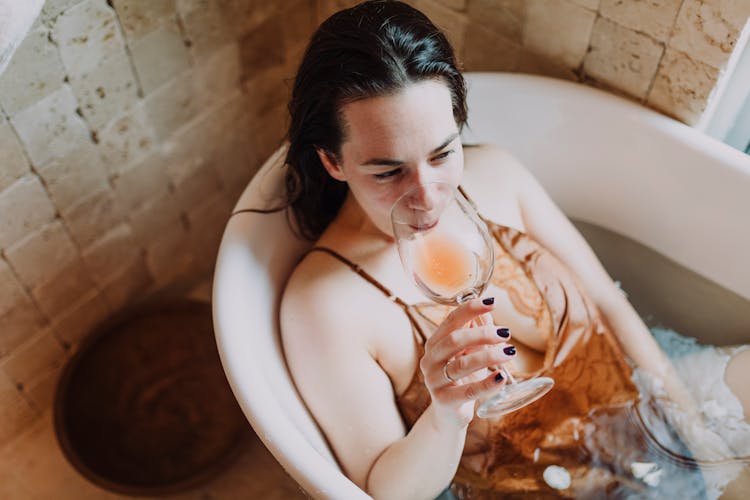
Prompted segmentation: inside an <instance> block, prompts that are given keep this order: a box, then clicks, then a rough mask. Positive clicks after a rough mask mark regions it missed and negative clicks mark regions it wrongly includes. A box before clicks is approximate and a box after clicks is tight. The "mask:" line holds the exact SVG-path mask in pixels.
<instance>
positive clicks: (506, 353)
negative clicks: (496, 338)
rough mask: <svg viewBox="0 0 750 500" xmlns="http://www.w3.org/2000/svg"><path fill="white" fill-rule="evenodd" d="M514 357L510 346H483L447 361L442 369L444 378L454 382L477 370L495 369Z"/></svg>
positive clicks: (514, 352) (513, 348)
mask: <svg viewBox="0 0 750 500" xmlns="http://www.w3.org/2000/svg"><path fill="white" fill-rule="evenodd" d="M515 356H516V348H515V347H514V346H512V345H510V344H506V343H502V344H498V345H493V346H485V347H484V348H482V349H478V350H476V351H473V352H471V353H468V354H464V355H462V356H458V357H457V358H455V359H453V360H450V361H448V362H447V363H446V364H445V368H444V369H443V371H444V374H445V376H446V378H447V379H448V380H450V381H453V382H456V381H459V380H461V379H463V378H464V377H468V376H469V375H472V374H474V373H475V372H476V371H477V370H483V369H485V368H487V367H490V366H491V367H495V366H498V365H500V364H502V363H506V362H508V361H510V360H512V359H513V358H514V357H515Z"/></svg>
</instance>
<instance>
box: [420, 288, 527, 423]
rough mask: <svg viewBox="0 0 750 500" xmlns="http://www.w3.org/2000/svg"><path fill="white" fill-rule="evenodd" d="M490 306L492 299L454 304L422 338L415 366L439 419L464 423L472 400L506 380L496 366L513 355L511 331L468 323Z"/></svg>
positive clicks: (470, 413) (471, 409)
mask: <svg viewBox="0 0 750 500" xmlns="http://www.w3.org/2000/svg"><path fill="white" fill-rule="evenodd" d="M492 309H494V300H493V299H484V300H482V299H474V300H471V301H469V302H466V303H465V304H462V305H460V306H458V307H457V308H456V309H454V310H453V311H452V312H451V313H450V314H449V315H448V317H447V318H445V321H443V323H442V324H441V325H440V326H439V327H438V328H437V330H435V333H434V334H433V335H432V336H431V337H430V338H429V339H428V340H427V342H426V343H425V354H424V356H423V357H422V360H421V361H420V363H419V368H420V370H422V375H423V376H424V380H425V385H426V386H427V390H428V391H430V396H431V397H432V405H433V406H434V411H435V414H436V416H437V417H438V418H439V420H440V423H441V424H446V423H447V424H451V425H457V426H459V427H465V426H466V425H468V424H469V422H471V419H472V418H473V417H474V403H475V402H476V401H477V400H480V399H485V398H487V397H489V396H491V395H492V394H494V393H496V392H497V391H498V390H499V389H500V388H501V387H502V386H503V384H504V383H505V380H504V378H503V375H502V374H501V372H500V371H499V370H498V368H497V367H499V366H500V365H501V364H502V363H504V362H506V361H509V360H510V359H513V357H514V356H515V348H514V347H513V346H511V345H509V344H508V343H507V342H508V340H509V339H510V332H509V331H508V329H507V328H498V327H497V326H494V325H491V324H490V325H482V326H467V325H469V323H470V322H472V320H475V319H476V318H477V317H478V316H481V315H483V314H486V313H489V312H490V311H492ZM472 324H474V323H473V322H472ZM488 367H492V368H491V369H488Z"/></svg>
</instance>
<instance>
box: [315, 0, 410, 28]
mask: <svg viewBox="0 0 750 500" xmlns="http://www.w3.org/2000/svg"><path fill="white" fill-rule="evenodd" d="M358 3H359V1H358V0H318V24H320V23H322V22H323V21H325V20H326V19H327V18H328V17H330V16H331V15H333V14H334V13H335V12H338V11H340V10H343V9H348V8H349V7H353V6H354V5H356V4H358ZM409 3H413V2H412V1H410V2H409Z"/></svg>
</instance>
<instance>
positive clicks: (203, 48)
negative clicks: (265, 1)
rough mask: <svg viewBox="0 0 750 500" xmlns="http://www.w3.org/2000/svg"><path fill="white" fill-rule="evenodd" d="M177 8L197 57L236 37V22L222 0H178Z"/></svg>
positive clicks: (192, 49)
mask: <svg viewBox="0 0 750 500" xmlns="http://www.w3.org/2000/svg"><path fill="white" fill-rule="evenodd" d="M274 3H275V2H274ZM177 10H178V12H179V13H180V18H181V19H182V23H183V27H184V29H185V35H186V37H187V40H188V43H189V44H190V47H191V51H192V53H193V54H194V56H195V57H196V58H197V59H200V58H201V57H203V56H205V55H207V54H210V53H211V52H213V51H214V50H216V49H217V48H219V47H221V46H222V45H225V44H226V43H228V42H229V41H231V40H232V39H233V38H234V35H235V30H234V29H233V25H234V22H233V21H232V19H231V18H230V16H229V14H230V13H229V12H228V11H226V10H225V6H224V5H222V2H217V1H215V0H177Z"/></svg>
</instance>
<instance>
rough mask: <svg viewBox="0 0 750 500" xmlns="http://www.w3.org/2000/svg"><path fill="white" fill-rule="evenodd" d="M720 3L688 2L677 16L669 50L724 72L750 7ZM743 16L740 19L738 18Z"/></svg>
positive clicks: (710, 0) (735, 3)
mask: <svg viewBox="0 0 750 500" xmlns="http://www.w3.org/2000/svg"><path fill="white" fill-rule="evenodd" d="M739 3H740V2H731V1H721V0H703V1H701V0H685V1H684V3H683V4H682V8H681V9H680V13H679V15H678V16H677V22H676V23H675V26H674V32H673V33H672V38H671V39H670V40H669V46H670V47H672V48H673V49H677V50H679V51H682V52H684V53H686V54H690V57H692V58H693V59H695V60H697V61H700V62H703V63H705V64H708V65H709V66H713V67H714V68H722V67H723V66H724V64H725V63H726V62H727V60H728V59H729V55H730V54H731V52H732V50H733V49H734V46H735V44H736V43H737V38H738V36H739V33H740V29H741V28H742V26H743V25H744V22H745V21H746V20H747V16H748V15H750V7H748V5H750V3H745V6H744V7H737V4H739ZM738 13H739V14H740V15H739V17H737V14H738Z"/></svg>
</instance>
